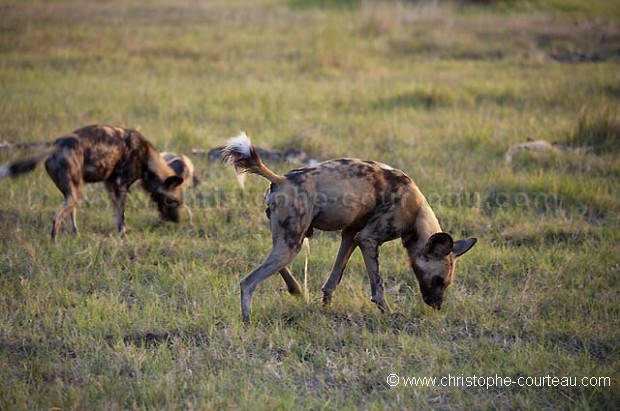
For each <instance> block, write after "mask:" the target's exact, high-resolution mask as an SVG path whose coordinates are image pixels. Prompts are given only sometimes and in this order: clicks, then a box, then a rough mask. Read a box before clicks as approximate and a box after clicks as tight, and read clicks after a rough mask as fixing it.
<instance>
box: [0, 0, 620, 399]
mask: <svg viewBox="0 0 620 411" xmlns="http://www.w3.org/2000/svg"><path fill="white" fill-rule="evenodd" d="M91 123H109V124H115V125H123V126H128V127H135V128H138V129H139V130H141V131H142V132H143V133H144V134H145V135H146V136H147V137H148V138H149V139H150V140H151V141H152V142H153V143H154V144H155V145H156V146H157V148H158V149H160V150H162V151H163V150H176V151H183V152H186V153H187V152H189V150H190V149H191V148H193V147H196V148H202V149H210V148H212V147H215V146H218V145H222V144H223V143H224V142H225V141H226V139H227V138H228V137H231V136H233V135H236V134H237V133H238V132H239V131H240V130H245V131H246V132H247V133H248V134H249V135H250V136H251V137H252V138H253V141H254V142H255V143H256V144H258V145H260V146H263V147H269V148H274V149H285V148H287V147H291V146H294V147H299V148H303V149H304V150H306V151H307V152H308V153H310V154H311V155H313V156H316V157H318V158H322V159H327V158H333V157H341V156H350V157H361V158H370V159H375V160H379V161H382V162H385V163H387V164H390V165H392V166H394V167H397V168H400V169H402V170H404V171H405V172H406V173H407V174H408V175H410V176H411V177H412V178H413V179H414V180H415V181H416V183H417V184H418V186H419V187H420V188H421V190H422V191H423V192H424V193H425V194H426V196H427V198H428V199H429V202H430V203H431V206H432V207H433V209H434V210H435V212H436V214H437V215H438V217H439V219H440V222H441V224H442V228H443V229H444V230H445V231H448V232H450V233H451V234H452V235H453V236H455V237H458V238H462V237H466V236H475V237H478V239H479V242H478V244H477V245H476V247H475V248H474V249H473V250H472V251H470V252H469V253H468V254H466V255H465V256H463V257H462V259H461V260H460V261H459V264H458V265H457V278H456V282H455V284H454V285H452V286H451V287H450V289H449V292H448V296H447V300H446V302H445V304H444V309H442V310H441V311H439V312H435V311H433V310H432V309H430V308H429V307H427V306H425V305H424V304H423V302H422V299H421V296H420V293H419V290H418V285H417V282H416V280H415V277H414V275H413V272H412V271H411V269H410V268H409V266H408V263H407V261H406V258H405V252H404V250H403V249H402V247H401V245H400V243H399V242H396V241H395V242H392V243H387V244H385V245H384V246H383V248H382V254H381V266H382V272H383V277H384V279H385V280H386V288H387V298H388V300H389V302H390V304H391V306H392V308H394V309H395V310H396V311H397V312H398V314H396V315H393V316H389V315H383V314H381V313H380V312H379V311H378V310H377V309H376V307H374V306H373V304H372V303H371V302H370V298H369V297H370V290H369V286H368V280H367V276H366V273H365V269H364V267H363V262H362V258H361V255H360V253H359V252H356V253H355V254H354V255H353V258H352V260H351V262H350V264H349V266H348V268H347V271H346V272H345V276H344V279H343V281H342V284H341V285H340V286H339V288H338V290H337V291H336V293H335V295H334V299H333V302H332V304H331V305H330V306H327V307H326V306H323V305H322V303H321V292H320V287H321V285H322V283H323V282H324V281H325V280H326V278H327V276H328V274H329V271H330V269H331V265H332V263H333V259H334V258H335V255H336V251H337V249H338V240H339V237H338V235H337V234H336V233H319V232H316V233H315V235H314V237H313V238H312V240H311V242H310V254H309V257H308V276H307V291H308V298H307V299H305V298H294V297H291V296H289V295H287V294H286V292H285V288H284V284H283V282H282V281H281V280H280V279H279V277H276V276H274V277H272V278H270V279H269V280H267V281H265V282H264V283H262V284H261V285H260V286H259V288H258V290H257V292H256V294H255V297H254V307H253V313H252V323H251V324H250V325H249V326H247V327H244V325H243V324H242V322H241V318H240V310H239V285H238V284H239V281H240V279H241V278H243V276H245V275H246V274H247V273H248V272H249V271H250V270H252V269H253V268H254V267H256V266H257V265H258V264H259V263H260V262H261V261H262V259H263V258H264V257H265V256H266V255H267V253H268V251H269V250H270V246H271V244H270V238H271V237H270V234H269V231H268V226H267V220H266V218H265V214H264V205H263V204H262V199H263V193H264V190H265V189H266V188H267V183H266V182H265V181H264V180H262V179H260V178H258V177H255V176H251V177H248V178H247V180H246V188H245V190H243V191H242V190H241V189H240V188H239V187H238V185H237V182H236V180H235V177H234V172H233V171H232V170H231V169H228V168H225V167H224V166H222V165H220V164H218V163H213V162H209V161H208V160H207V159H206V157H205V156H194V157H193V160H194V161H195V163H196V166H197V169H198V174H199V176H200V177H201V179H202V181H203V183H202V185H201V186H199V187H198V188H196V189H195V190H193V191H190V192H189V193H188V203H189V204H190V206H191V207H192V209H193V212H194V221H193V223H194V224H193V226H190V225H189V224H187V223H184V224H180V225H170V224H160V223H158V220H157V215H156V210H155V208H154V207H153V206H152V205H151V204H149V201H148V198H147V197H146V195H144V194H143V193H141V192H135V193H132V194H131V195H130V205H129V208H128V211H127V219H128V224H129V227H130V228H129V234H128V236H127V238H125V239H121V238H119V237H118V236H117V234H116V233H115V228H114V221H113V213H112V209H111V206H110V205H109V202H108V199H107V196H106V195H105V192H104V190H103V187H101V186H99V185H92V186H89V187H88V189H87V198H86V199H85V200H84V201H83V203H82V205H81V208H80V209H79V212H78V224H79V226H80V230H81V232H80V235H79V236H78V237H73V236H71V235H70V234H69V233H67V232H63V233H61V236H60V239H59V241H58V244H56V246H53V245H52V244H51V243H50V241H49V230H50V228H51V217H52V215H53V213H54V212H55V210H56V209H57V208H58V207H59V206H60V204H61V199H62V198H61V195H60V193H59V192H58V191H57V189H56V188H55V187H54V186H53V184H52V183H51V181H50V180H49V178H48V177H47V175H46V174H45V171H44V170H43V167H39V168H38V169H37V170H36V171H35V172H34V173H33V174H31V175H29V176H26V177H23V178H19V179H10V180H3V181H0V188H1V192H2V195H1V196H0V409H2V410H44V409H46V410H60V409H62V410H122V409H149V410H152V409H169V410H176V409H188V410H203V409H204V410H207V409H258V410H260V409H265V410H267V409H269V410H271V409H360V408H361V409H372V410H380V409H437V410H461V409H468V410H476V409H489V410H490V409H575V410H577V409H578V410H595V409H605V410H607V409H613V408H617V406H618V404H619V403H620V386H619V385H618V384H619V373H620V345H619V343H618V342H619V341H620V302H619V301H620V259H619V257H618V256H619V255H620V184H619V182H620V158H619V154H620V6H619V5H618V2H614V1H603V0H597V1H590V2H582V1H577V0H571V1H556V0H539V1H521V0H514V1H508V0H506V1H500V0H497V1H480V2H476V1H471V2H467V1H465V2H462V3H448V2H405V1H403V2H368V1H343V2H337V1H333V0H332V1H329V0H323V1H319V0H317V1H310V0H290V1H285V0H261V1H224V0H220V1H208V2H207V1H192V0H169V1H164V0H154V1H149V2H140V1H138V0H122V1H121V0H107V1H94V0H92V1H79V2H78V1H71V0H63V1H61V0H53V1H43V0H19V1H18V0H0V140H8V141H13V142H36V141H47V140H52V139H54V138H55V137H58V136H60V135H63V134H65V133H68V132H70V131H72V130H74V129H76V128H78V127H80V126H84V125H87V124H91ZM528 138H531V139H535V140H536V139H547V140H549V141H557V142H560V143H565V144H568V145H571V146H575V147H582V146H588V147H590V148H591V150H590V151H588V152H587V153H583V152H578V151H577V152H571V153H566V154H553V153H522V154H520V155H518V156H517V157H515V159H514V160H513V162H512V163H510V164H507V163H506V162H505V161H504V153H505V152H506V150H507V149H508V147H509V146H510V145H511V144H515V143H521V142H524V141H526V140H527V139H528ZM25 154H27V153H24V152H14V151H2V152H0V163H5V162H7V161H10V160H13V159H16V158H19V157H21V156H22V155H25ZM268 165H269V166H270V167H272V168H273V169H274V170H277V171H279V172H284V171H286V170H287V169H289V168H291V167H292V166H291V165H287V164H282V163H280V164H278V163H269V164H268ZM304 255H305V254H304V252H303V251H302V254H301V255H300V258H298V259H297V260H296V261H295V262H294V264H293V266H292V269H293V272H294V274H295V275H296V277H297V278H298V279H299V280H300V281H303V279H304V275H303V269H304V258H303V257H304ZM389 374H397V375H399V376H401V377H436V378H437V384H439V380H440V378H441V377H446V376H448V375H450V376H453V377H463V378H464V377H472V376H474V375H476V376H478V377H480V376H482V377H495V376H500V377H510V378H512V380H513V381H516V380H517V379H518V378H519V377H523V379H522V380H521V382H522V383H525V382H527V383H530V385H531V383H533V380H531V379H530V380H526V378H528V377H532V378H533V377H539V378H540V377H545V376H548V375H550V376H557V377H574V378H576V381H577V383H578V384H581V382H582V380H581V378H582V377H609V379H608V380H607V385H608V386H596V387H591V386H589V387H585V386H570V387H566V386H555V387H554V386H546V387H535V386H531V387H528V386H517V385H513V386H503V387H497V386H495V387H490V388H488V389H487V388H486V387H480V386H471V385H472V381H471V379H470V380H469V384H468V385H470V386H467V387H463V386H461V387H439V386H435V387H432V386H418V387H411V386H405V381H403V380H401V383H400V384H399V385H398V386H396V387H390V386H389V385H388V384H387V381H386V378H387V376H388V375H389ZM444 381H445V380H444ZM588 381H590V380H588ZM592 381H593V384H600V385H603V384H605V380H604V379H601V380H592ZM476 382H478V381H476ZM478 385H479V384H478Z"/></svg>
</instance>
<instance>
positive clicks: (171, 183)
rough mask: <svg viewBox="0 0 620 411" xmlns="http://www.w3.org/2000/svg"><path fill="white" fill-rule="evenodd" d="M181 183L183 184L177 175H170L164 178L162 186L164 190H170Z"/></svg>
mask: <svg viewBox="0 0 620 411" xmlns="http://www.w3.org/2000/svg"><path fill="white" fill-rule="evenodd" d="M181 184H183V179H182V178H181V177H179V176H171V177H168V178H167V179H166V180H164V188H165V189H166V190H172V189H174V188H177V187H178V186H180V185H181Z"/></svg>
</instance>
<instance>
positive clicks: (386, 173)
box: [274, 158, 426, 231]
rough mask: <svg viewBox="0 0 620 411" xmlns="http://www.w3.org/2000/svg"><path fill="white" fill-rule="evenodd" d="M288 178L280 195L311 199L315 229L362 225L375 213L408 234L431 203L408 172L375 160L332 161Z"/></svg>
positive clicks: (307, 168) (299, 171) (302, 169)
mask: <svg viewBox="0 0 620 411" xmlns="http://www.w3.org/2000/svg"><path fill="white" fill-rule="evenodd" d="M284 177H285V179H286V182H285V183H284V184H281V185H280V187H278V188H277V190H278V192H279V193H280V195H283V194H284V193H286V194H287V195H288V196H291V197H290V198H297V199H300V198H301V199H304V198H308V200H309V202H310V203H311V204H310V207H311V208H312V223H311V224H312V226H313V227H315V228H318V229H320V230H326V231H333V230H341V229H342V228H344V227H354V226H363V225H364V224H365V223H366V222H367V219H368V217H369V215H370V214H373V213H377V212H383V213H386V212H388V211H389V212H390V213H393V217H394V223H393V225H396V226H398V227H396V228H399V227H401V226H402V227H401V228H402V229H405V228H406V227H410V226H412V225H413V223H414V221H415V218H416V216H417V212H416V210H419V209H420V207H421V205H422V204H424V203H426V201H425V199H424V197H423V195H422V193H421V192H420V190H419V189H418V188H417V186H416V185H415V183H414V182H413V181H412V180H411V179H410V178H409V177H408V176H407V175H406V174H405V173H403V172H402V171H400V170H397V169H394V168H392V167H390V166H387V165H385V164H382V163H379V162H376V161H368V160H360V159H353V158H343V159H336V160H329V161H325V162H321V163H318V164H316V165H313V166H310V167H305V168H300V169H295V170H291V171H290V172H288V173H286V174H285V175H284ZM274 188H275V187H274Z"/></svg>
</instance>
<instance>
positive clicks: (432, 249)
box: [426, 233, 454, 258]
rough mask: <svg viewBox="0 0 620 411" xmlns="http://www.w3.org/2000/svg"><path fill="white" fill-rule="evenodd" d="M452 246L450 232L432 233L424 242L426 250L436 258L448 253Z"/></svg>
mask: <svg viewBox="0 0 620 411" xmlns="http://www.w3.org/2000/svg"><path fill="white" fill-rule="evenodd" d="M453 247H454V240H452V237H451V236H450V234H447V233H436V234H433V235H432V236H431V237H430V238H429V239H428V241H427V242H426V250H427V252H428V253H429V254H431V255H433V256H434V257H437V258H442V257H445V256H446V255H448V254H450V251H452V248H453Z"/></svg>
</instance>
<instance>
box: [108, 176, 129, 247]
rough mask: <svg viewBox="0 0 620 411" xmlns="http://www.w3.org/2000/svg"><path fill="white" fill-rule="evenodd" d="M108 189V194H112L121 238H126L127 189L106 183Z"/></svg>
mask: <svg viewBox="0 0 620 411" xmlns="http://www.w3.org/2000/svg"><path fill="white" fill-rule="evenodd" d="M106 188H107V189H108V192H109V193H110V198H111V199H112V206H113V207H114V218H115V221H116V228H117V230H118V233H119V234H120V235H121V237H124V236H125V234H126V232H127V226H126V225H125V204H126V202H127V188H125V187H120V186H118V185H117V184H114V183H111V182H106Z"/></svg>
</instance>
